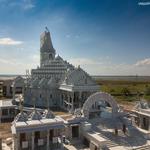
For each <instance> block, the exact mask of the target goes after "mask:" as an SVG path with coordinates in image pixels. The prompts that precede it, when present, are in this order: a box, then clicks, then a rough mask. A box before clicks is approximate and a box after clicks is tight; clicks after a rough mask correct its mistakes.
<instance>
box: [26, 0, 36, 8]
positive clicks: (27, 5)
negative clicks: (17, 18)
mask: <svg viewBox="0 0 150 150" xmlns="http://www.w3.org/2000/svg"><path fill="white" fill-rule="evenodd" d="M34 7H35V5H34V4H33V3H32V0H23V8H24V9H25V10H28V9H32V8H34Z"/></svg>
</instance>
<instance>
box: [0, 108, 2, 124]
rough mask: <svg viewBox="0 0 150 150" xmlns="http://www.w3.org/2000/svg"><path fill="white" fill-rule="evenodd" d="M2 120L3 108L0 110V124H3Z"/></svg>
mask: <svg viewBox="0 0 150 150" xmlns="http://www.w3.org/2000/svg"><path fill="white" fill-rule="evenodd" d="M1 118H2V108H0V123H1Z"/></svg>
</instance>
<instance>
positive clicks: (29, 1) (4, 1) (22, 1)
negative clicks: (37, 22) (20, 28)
mask: <svg viewBox="0 0 150 150" xmlns="http://www.w3.org/2000/svg"><path fill="white" fill-rule="evenodd" d="M0 4H1V5H0V6H3V7H7V8H8V7H9V8H13V9H14V8H15V9H18V8H19V9H21V10H24V11H26V10H30V9H32V8H34V7H35V4H34V3H33V0H15V1H9V0H0Z"/></svg>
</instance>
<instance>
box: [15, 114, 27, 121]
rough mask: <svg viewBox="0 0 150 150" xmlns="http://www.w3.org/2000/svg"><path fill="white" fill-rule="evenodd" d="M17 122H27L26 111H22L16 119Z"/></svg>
mask: <svg viewBox="0 0 150 150" xmlns="http://www.w3.org/2000/svg"><path fill="white" fill-rule="evenodd" d="M14 120H15V121H16V122H25V121H27V120H28V115H27V114H26V113H24V112H20V113H19V114H18V115H17V116H16V117H15V119H14Z"/></svg>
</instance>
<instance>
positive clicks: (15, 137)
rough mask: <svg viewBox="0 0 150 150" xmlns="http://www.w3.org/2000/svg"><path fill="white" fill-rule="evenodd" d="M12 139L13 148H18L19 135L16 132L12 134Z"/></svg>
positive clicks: (15, 149)
mask: <svg viewBox="0 0 150 150" xmlns="http://www.w3.org/2000/svg"><path fill="white" fill-rule="evenodd" d="M13 139H14V150H19V145H20V144H19V142H18V141H19V136H18V134H16V135H14V136H13Z"/></svg>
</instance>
